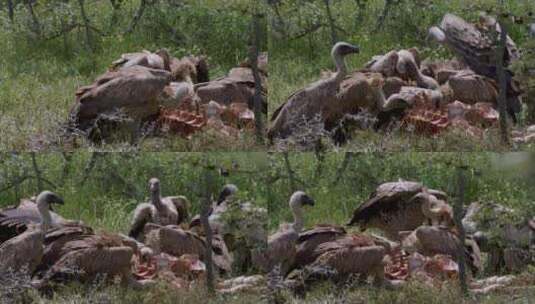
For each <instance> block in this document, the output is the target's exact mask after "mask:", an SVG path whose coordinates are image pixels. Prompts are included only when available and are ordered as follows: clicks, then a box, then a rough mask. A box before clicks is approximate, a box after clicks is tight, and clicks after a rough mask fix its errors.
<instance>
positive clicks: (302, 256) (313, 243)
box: [293, 224, 347, 268]
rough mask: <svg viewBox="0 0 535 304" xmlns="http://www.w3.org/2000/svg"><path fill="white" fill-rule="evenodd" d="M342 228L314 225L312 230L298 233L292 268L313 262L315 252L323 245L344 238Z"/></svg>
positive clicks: (344, 231)
mask: <svg viewBox="0 0 535 304" xmlns="http://www.w3.org/2000/svg"><path fill="white" fill-rule="evenodd" d="M346 235H347V233H346V230H345V229H344V228H343V227H340V226H335V225H321V224H320V225H316V226H315V227H314V228H312V229H309V230H306V231H303V232H301V233H299V237H298V239H297V241H296V254H295V261H294V265H293V267H294V268H301V267H303V266H305V265H308V264H310V263H312V262H314V261H315V260H316V258H317V256H316V255H315V254H314V253H315V250H316V249H317V248H318V246H320V245H321V244H323V243H327V242H332V241H335V240H337V239H339V238H341V237H344V236H346Z"/></svg>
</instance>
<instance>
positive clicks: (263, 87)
mask: <svg viewBox="0 0 535 304" xmlns="http://www.w3.org/2000/svg"><path fill="white" fill-rule="evenodd" d="M259 76H260V91H261V99H262V109H261V110H262V112H263V113H267V100H266V94H267V74H264V73H263V72H262V71H261V70H259ZM255 86H256V83H255V78H254V74H253V70H252V69H251V68H250V67H236V68H233V69H231V70H230V71H229V72H228V74H227V75H226V76H223V77H220V78H217V79H214V80H212V81H209V82H204V83H198V84H196V85H195V93H196V94H197V96H198V97H199V100H200V103H201V104H202V105H206V104H208V103H209V102H211V101H215V102H216V103H218V104H220V105H225V106H229V105H231V104H233V103H241V104H246V105H247V106H248V107H249V108H250V109H254V104H253V101H254V98H253V97H254V95H255V91H256V89H255Z"/></svg>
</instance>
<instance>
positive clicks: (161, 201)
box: [0, 178, 267, 293]
mask: <svg viewBox="0 0 535 304" xmlns="http://www.w3.org/2000/svg"><path fill="white" fill-rule="evenodd" d="M149 191H150V201H149V202H146V203H141V204H139V205H138V206H137V208H136V209H135V211H134V214H133V219H132V223H131V227H130V231H129V232H128V235H124V234H121V233H109V232H104V231H103V232H96V231H95V230H93V229H92V228H91V227H89V226H87V225H85V224H83V223H81V222H78V221H70V220H66V219H64V218H62V217H61V216H60V215H58V214H56V213H54V212H53V211H51V207H52V205H53V204H63V203H64V202H63V200H62V199H61V198H60V197H59V196H58V195H57V194H55V193H52V192H50V191H44V192H42V193H40V194H39V195H38V196H37V197H36V198H33V199H24V200H22V201H21V202H20V204H19V205H18V206H14V207H7V208H5V209H3V210H0V282H2V281H3V279H6V280H9V278H11V277H13V276H17V275H24V276H29V277H30V278H31V283H30V286H31V287H32V288H36V289H38V290H39V291H41V292H48V293H49V292H51V291H53V290H54V287H55V286H57V285H58V284H63V283H67V282H71V281H76V282H82V283H91V282H93V281H94V280H96V279H99V280H102V279H104V280H105V281H108V282H113V281H114V279H115V278H120V279H121V282H122V284H123V285H125V286H128V287H131V288H136V289H140V288H145V287H147V286H152V285H154V283H155V282H156V280H157V279H160V280H164V281H165V282H168V283H169V284H171V285H172V286H175V287H177V288H188V287H189V286H190V285H191V284H192V283H194V282H195V280H198V279H201V278H203V277H204V274H205V271H206V268H205V265H206V264H205V263H206V260H207V259H208V255H207V253H208V252H211V259H212V261H213V263H212V265H214V268H215V272H216V279H217V282H218V285H217V287H218V291H219V292H222V293H232V292H238V291H244V290H253V289H256V288H257V287H262V284H263V280H264V279H263V277H262V276H261V275H247V276H245V275H242V276H238V277H234V278H230V279H227V280H224V278H229V277H230V275H232V274H236V273H247V274H251V273H252V271H253V270H254V269H255V266H254V265H253V264H252V255H253V251H254V250H256V249H255V248H256V247H258V248H262V247H265V243H266V239H265V236H266V234H267V233H266V232H265V227H264V226H263V222H265V220H259V219H261V218H263V217H265V216H266V213H267V211H266V210H265V209H264V208H260V207H255V206H254V204H252V203H251V202H245V203H242V202H239V201H237V199H235V198H234V194H235V193H236V192H237V191H238V188H237V187H236V186H235V185H226V186H225V187H224V188H223V190H222V191H221V194H220V196H219V198H218V200H217V201H214V202H213V205H212V208H211V211H210V213H209V225H210V228H211V231H212V243H211V244H208V243H207V241H206V236H205V232H204V229H203V227H202V226H201V227H199V226H200V223H199V222H200V221H199V216H196V217H194V218H193V220H192V221H191V222H190V223H188V220H189V216H188V207H189V201H188V199H187V198H186V197H185V196H166V197H162V196H161V192H160V181H159V180H158V179H157V178H152V179H150V181H149ZM233 208H235V209H236V210H240V212H239V214H238V216H237V217H236V216H234V218H235V219H236V218H237V220H238V221H239V225H240V227H241V228H246V229H248V230H249V231H250V232H251V233H247V234H245V235H233V237H234V238H233V239H232V240H233V243H231V242H230V241H229V240H230V239H231V238H230V237H229V236H230V235H232V234H236V230H235V229H234V228H233V227H230V226H231V224H230V223H229V221H228V220H227V218H228V217H230V215H229V213H232V212H233V211H232V209H233ZM239 240H244V241H242V242H241V243H239V244H240V246H242V247H241V248H240V250H241V251H240V253H243V252H244V249H245V251H246V253H247V254H248V255H249V259H248V260H246V259H242V260H239V261H237V260H235V259H234V256H235V251H236V250H237V249H236V244H237V243H238V242H239ZM244 263H245V264H244ZM237 264H240V265H237ZM6 282H7V281H6ZM2 284H5V282H4V283H2ZM264 285H265V283H264Z"/></svg>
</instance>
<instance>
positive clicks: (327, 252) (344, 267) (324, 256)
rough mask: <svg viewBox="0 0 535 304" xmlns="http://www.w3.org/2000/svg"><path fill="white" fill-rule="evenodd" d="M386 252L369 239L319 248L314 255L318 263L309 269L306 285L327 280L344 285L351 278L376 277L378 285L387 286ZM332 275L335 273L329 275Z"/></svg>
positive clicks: (347, 240)
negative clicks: (323, 279) (313, 281)
mask: <svg viewBox="0 0 535 304" xmlns="http://www.w3.org/2000/svg"><path fill="white" fill-rule="evenodd" d="M385 254H386V249H385V247H383V246H378V245H376V244H375V242H374V240H373V239H372V238H371V237H367V236H365V235H348V236H345V237H343V238H339V239H337V240H335V241H331V242H326V243H323V244H321V245H319V246H318V247H317V248H316V249H315V250H314V252H313V255H314V256H317V258H316V260H315V261H314V262H313V263H312V264H310V265H309V266H308V269H309V273H308V275H307V277H306V278H305V281H311V280H316V279H322V278H325V276H326V274H327V278H329V279H334V280H335V281H343V280H345V279H347V278H349V276H351V275H355V274H360V275H361V276H362V277H367V276H368V275H372V276H373V277H374V283H375V284H377V285H382V284H383V282H384V263H383V259H384V257H385ZM329 270H330V271H334V273H331V274H329Z"/></svg>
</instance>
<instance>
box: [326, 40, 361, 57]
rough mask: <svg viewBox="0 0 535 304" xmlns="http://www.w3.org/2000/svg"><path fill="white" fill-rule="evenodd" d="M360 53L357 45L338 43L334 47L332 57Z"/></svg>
mask: <svg viewBox="0 0 535 304" xmlns="http://www.w3.org/2000/svg"><path fill="white" fill-rule="evenodd" d="M359 52H360V48H359V47H358V46H356V45H352V44H349V43H347V42H338V43H336V44H335V45H334V46H333V49H332V51H331V55H332V56H333V57H337V56H342V57H343V56H346V55H349V54H356V53H359Z"/></svg>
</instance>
